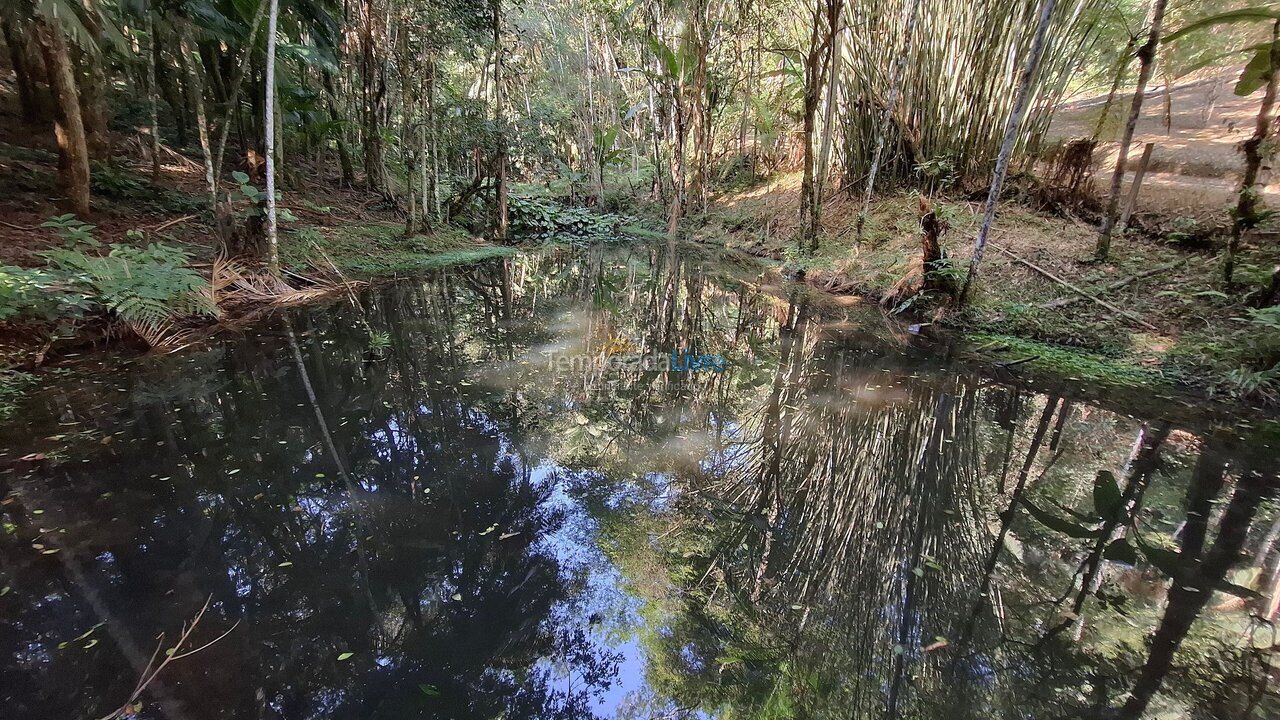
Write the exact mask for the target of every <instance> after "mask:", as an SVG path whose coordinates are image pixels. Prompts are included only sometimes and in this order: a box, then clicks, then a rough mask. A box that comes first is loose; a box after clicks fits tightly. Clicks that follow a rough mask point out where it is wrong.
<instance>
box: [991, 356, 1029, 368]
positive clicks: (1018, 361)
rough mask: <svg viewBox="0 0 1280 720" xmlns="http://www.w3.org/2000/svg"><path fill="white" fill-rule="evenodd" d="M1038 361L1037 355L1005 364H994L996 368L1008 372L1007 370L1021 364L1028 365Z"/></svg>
mask: <svg viewBox="0 0 1280 720" xmlns="http://www.w3.org/2000/svg"><path fill="white" fill-rule="evenodd" d="M1039 359H1040V356H1039V355H1032V356H1031V357H1024V358H1022V359H1021V360H1010V361H1007V362H998V363H996V367H998V368H1002V369H1005V370H1008V369H1009V368H1011V367H1014V366H1017V365H1021V364H1022V363H1029V362H1031V361H1032V360H1039Z"/></svg>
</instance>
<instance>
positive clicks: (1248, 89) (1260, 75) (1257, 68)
mask: <svg viewBox="0 0 1280 720" xmlns="http://www.w3.org/2000/svg"><path fill="white" fill-rule="evenodd" d="M1270 77H1271V47H1270V46H1269V45H1268V46H1267V47H1264V48H1259V49H1258V51H1257V52H1255V53H1254V54H1253V57H1252V58H1250V59H1249V63H1248V64H1247V65H1245V66H1244V70H1243V71H1241V73H1240V79H1239V80H1238V81H1236V88H1235V91H1234V92H1235V94H1236V95H1237V96H1239V97H1246V96H1249V95H1252V94H1254V93H1255V92H1257V91H1258V90H1261V89H1262V88H1263V87H1265V86H1266V84H1267V80H1268V79H1269V78H1270ZM1209 292H1213V291H1209ZM1198 294H1199V293H1197V295H1198ZM1224 297H1225V296H1224Z"/></svg>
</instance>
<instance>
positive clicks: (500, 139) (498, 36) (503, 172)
mask: <svg viewBox="0 0 1280 720" xmlns="http://www.w3.org/2000/svg"><path fill="white" fill-rule="evenodd" d="M493 53H494V56H493V115H494V124H495V126H496V128H497V143H498V148H497V150H498V152H497V156H496V157H495V158H494V163H495V164H496V165H497V173H498V223H497V228H496V232H495V233H494V236H495V239H497V240H498V242H506V240H507V225H508V217H507V136H506V130H505V128H504V124H505V123H506V118H505V117H504V116H503V112H502V102H503V98H502V0H493Z"/></svg>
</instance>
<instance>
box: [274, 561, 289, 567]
mask: <svg viewBox="0 0 1280 720" xmlns="http://www.w3.org/2000/svg"><path fill="white" fill-rule="evenodd" d="M276 567H293V562H292V561H289V560H285V561H284V562H282V563H280V564H279V565H276Z"/></svg>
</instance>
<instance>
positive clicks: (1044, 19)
mask: <svg viewBox="0 0 1280 720" xmlns="http://www.w3.org/2000/svg"><path fill="white" fill-rule="evenodd" d="M1159 1H1161V0H1157V2H1159ZM1055 3H1056V0H1044V4H1043V5H1042V6H1041V7H1040V22H1039V23H1038V24H1037V25H1036V35H1035V39H1034V40H1032V41H1031V51H1030V52H1029V53H1028V54H1027V64H1026V67H1024V68H1023V70H1022V77H1021V79H1020V80H1019V81H1018V94H1017V99H1016V100H1014V103H1013V112H1012V113H1011V114H1010V115H1009V121H1008V123H1007V124H1006V125H1005V129H1004V141H1003V142H1002V143H1001V144H1000V155H999V156H998V157H997V159H996V170H995V173H994V174H993V175H992V177H991V187H990V188H989V189H988V191H987V204H986V207H985V208H984V209H983V211H982V225H981V226H980V227H979V228H978V239H977V240H975V241H974V244H973V258H972V259H970V261H969V273H968V275H966V276H965V279H964V287H962V288H961V290H960V297H959V298H958V299H957V300H956V305H957V306H958V307H964V304H965V302H967V301H968V299H969V289H970V288H971V287H973V281H974V280H975V279H977V277H978V265H979V264H980V263H981V262H982V253H983V251H984V250H986V248H987V236H988V235H990V233H991V223H992V222H993V221H994V220H995V217H996V205H997V204H998V203H999V202H1000V188H1001V187H1002V186H1003V185H1004V175H1005V172H1007V171H1008V169H1009V158H1010V157H1011V156H1012V155H1013V144H1014V141H1015V140H1017V138H1018V129H1019V128H1020V127H1021V125H1022V114H1023V112H1025V111H1026V108H1027V94H1028V90H1029V89H1030V87H1031V78H1032V76H1034V75H1035V73H1036V68H1037V67H1039V65H1040V56H1041V54H1042V53H1043V52H1044V38H1045V34H1046V33H1047V32H1048V31H1049V20H1050V19H1051V18H1052V16H1053V7H1054V4H1055Z"/></svg>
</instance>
